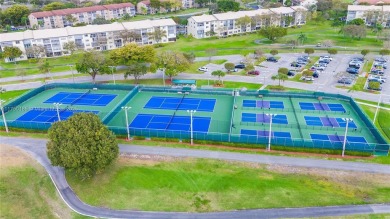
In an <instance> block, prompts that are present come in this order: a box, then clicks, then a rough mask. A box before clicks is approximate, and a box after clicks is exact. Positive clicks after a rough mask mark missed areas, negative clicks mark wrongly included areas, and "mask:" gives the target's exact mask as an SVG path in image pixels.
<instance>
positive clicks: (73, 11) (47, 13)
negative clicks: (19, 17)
mask: <svg viewBox="0 0 390 219" xmlns="http://www.w3.org/2000/svg"><path fill="white" fill-rule="evenodd" d="M126 7H134V5H133V4H131V3H121V4H111V5H95V6H91V7H85V8H67V9H61V10H53V11H41V12H34V13H31V14H30V15H32V16H34V17H36V18H41V17H50V16H55V15H59V16H64V15H69V14H77V13H85V12H94V11H103V10H113V9H120V8H126Z"/></svg>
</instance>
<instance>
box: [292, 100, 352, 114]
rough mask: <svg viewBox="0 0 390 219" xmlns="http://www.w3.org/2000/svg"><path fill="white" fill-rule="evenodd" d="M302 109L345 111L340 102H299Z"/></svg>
mask: <svg viewBox="0 0 390 219" xmlns="http://www.w3.org/2000/svg"><path fill="white" fill-rule="evenodd" d="M299 106H300V107H301V109H302V110H322V111H336V112H346V111H345V109H344V107H343V105H342V104H340V103H307V102H299Z"/></svg>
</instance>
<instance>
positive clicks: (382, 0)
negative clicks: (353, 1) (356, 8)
mask: <svg viewBox="0 0 390 219" xmlns="http://www.w3.org/2000/svg"><path fill="white" fill-rule="evenodd" d="M357 2H358V4H361V3H367V4H369V5H378V4H390V0H357Z"/></svg>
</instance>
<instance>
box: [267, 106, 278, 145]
mask: <svg viewBox="0 0 390 219" xmlns="http://www.w3.org/2000/svg"><path fill="white" fill-rule="evenodd" d="M265 115H267V116H269V133H268V147H267V151H270V150H271V134H272V118H273V116H276V115H277V114H273V113H270V114H265Z"/></svg>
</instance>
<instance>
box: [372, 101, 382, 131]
mask: <svg viewBox="0 0 390 219" xmlns="http://www.w3.org/2000/svg"><path fill="white" fill-rule="evenodd" d="M381 100H382V94H381V95H380V96H379V100H378V104H377V105H376V110H375V115H374V122H373V123H374V125H375V120H376V116H377V115H378V110H379V105H380V103H381Z"/></svg>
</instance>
